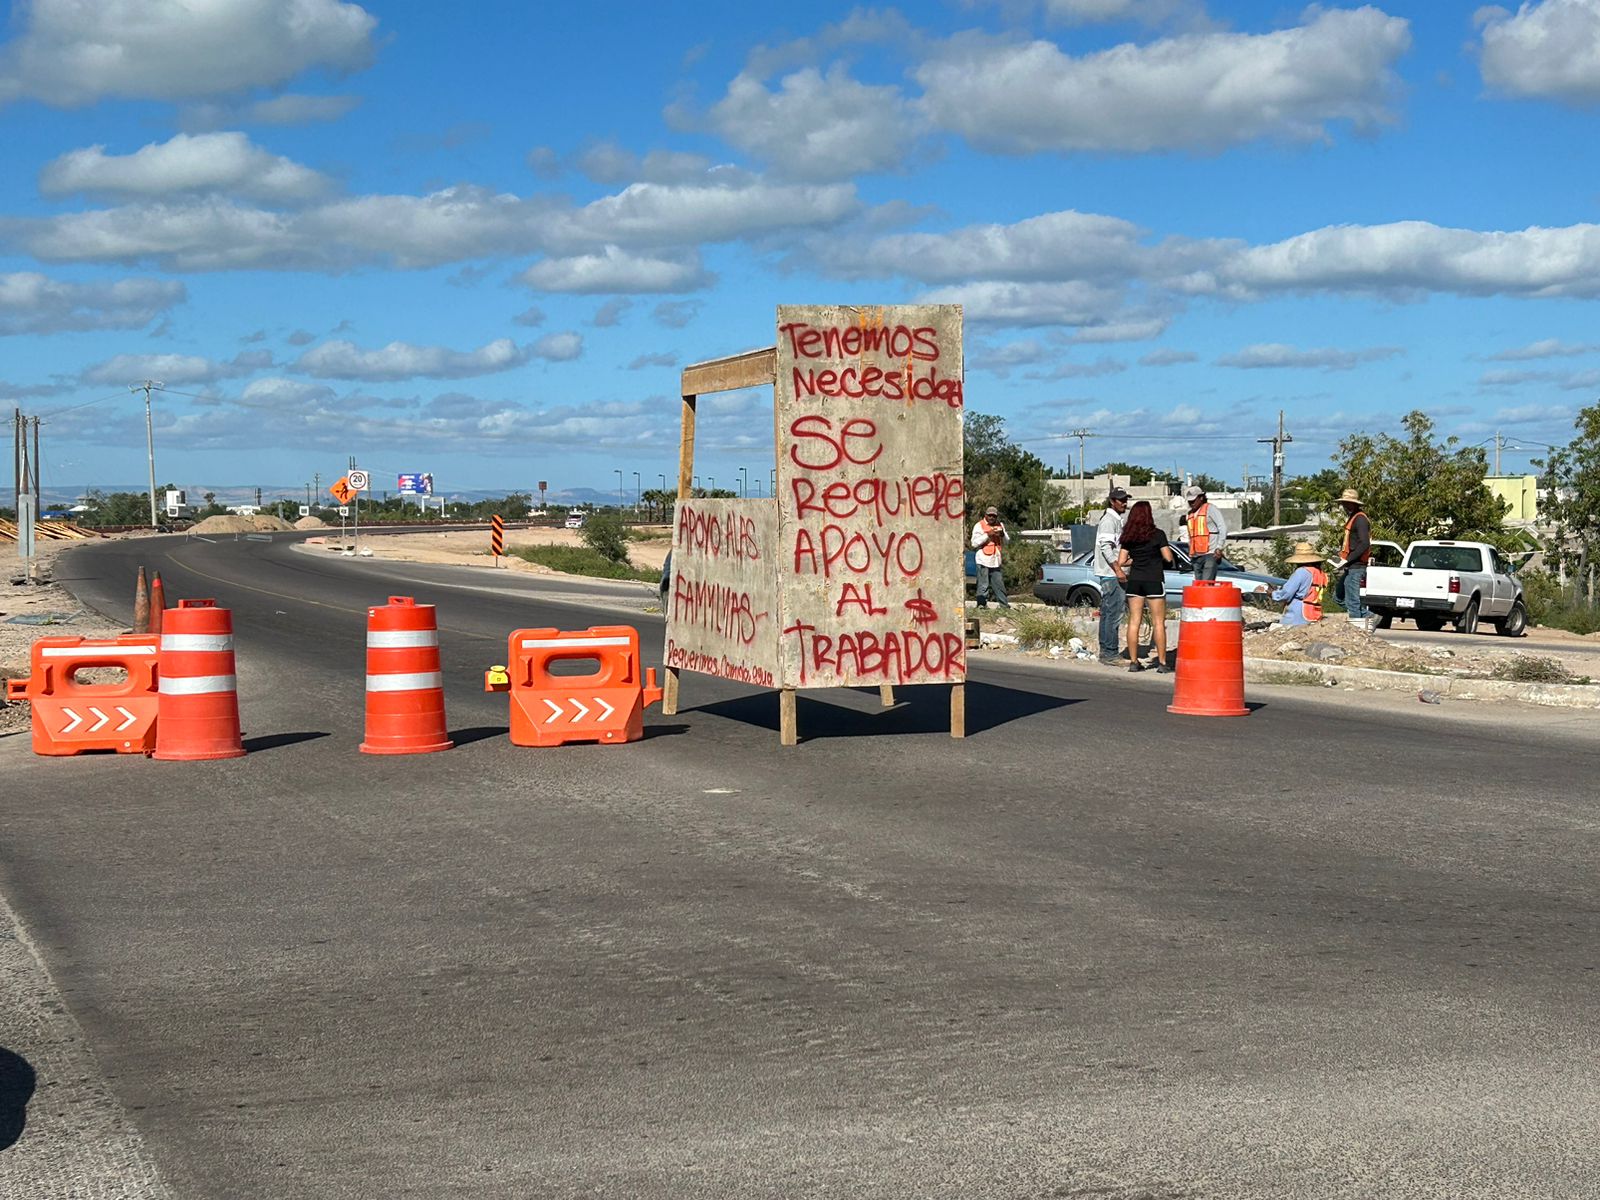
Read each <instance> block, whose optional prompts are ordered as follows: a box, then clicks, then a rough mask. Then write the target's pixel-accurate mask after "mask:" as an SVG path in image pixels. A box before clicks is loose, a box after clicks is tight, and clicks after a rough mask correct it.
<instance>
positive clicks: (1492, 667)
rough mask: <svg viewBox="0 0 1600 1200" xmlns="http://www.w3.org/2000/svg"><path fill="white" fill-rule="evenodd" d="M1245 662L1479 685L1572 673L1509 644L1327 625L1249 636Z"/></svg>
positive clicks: (1558, 678)
mask: <svg viewBox="0 0 1600 1200" xmlns="http://www.w3.org/2000/svg"><path fill="white" fill-rule="evenodd" d="M1244 652H1245V657H1247V658H1275V659H1281V660H1283V661H1285V662H1294V663H1318V664H1321V665H1323V666H1338V667H1371V668H1375V669H1377V670H1381V671H1406V672H1410V673H1412V674H1418V675H1464V676H1469V677H1471V678H1475V679H1517V678H1538V679H1540V681H1542V682H1552V683H1554V682H1562V681H1564V680H1565V679H1569V678H1571V677H1572V672H1571V671H1570V670H1569V669H1568V668H1567V666H1566V665H1565V664H1563V662H1562V661H1561V660H1560V659H1559V658H1554V657H1549V658H1547V657H1542V656H1534V655H1530V654H1528V653H1527V652H1525V651H1521V650H1519V649H1517V648H1516V647H1515V644H1514V643H1513V642H1511V641H1509V640H1505V641H1504V642H1503V643H1502V642H1501V639H1490V638H1484V637H1462V638H1460V644H1459V646H1428V645H1421V644H1415V643H1405V642H1389V641H1385V640H1384V638H1383V636H1382V635H1381V634H1379V633H1369V632H1368V631H1367V630H1365V629H1363V628H1362V627H1361V626H1360V625H1359V624H1352V623H1351V622H1349V621H1343V620H1338V619H1335V620H1325V621H1321V622H1319V623H1318V624H1317V625H1314V626H1312V625H1296V626H1291V627H1288V628H1284V627H1282V626H1268V627H1267V628H1265V629H1257V630H1253V631H1252V630H1247V632H1246V633H1245V635H1244Z"/></svg>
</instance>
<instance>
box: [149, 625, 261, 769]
mask: <svg viewBox="0 0 1600 1200" xmlns="http://www.w3.org/2000/svg"><path fill="white" fill-rule="evenodd" d="M152 615H153V613H152ZM160 690H161V705H160V719H159V720H158V721H157V722H156V752H155V757H156V758H159V759H161V760H163V761H166V762H195V761H199V760H202V759H212V758H238V757H239V756H240V755H241V754H243V753H244V743H243V741H242V739H241V738H240V734H239V694H238V684H237V681H236V679H235V676H234V663H233V613H232V612H231V611H229V610H228V609H226V608H218V607H217V602H216V601H215V600H179V601H178V607H177V608H169V609H167V610H166V612H165V613H163V614H162V624H161V685H160Z"/></svg>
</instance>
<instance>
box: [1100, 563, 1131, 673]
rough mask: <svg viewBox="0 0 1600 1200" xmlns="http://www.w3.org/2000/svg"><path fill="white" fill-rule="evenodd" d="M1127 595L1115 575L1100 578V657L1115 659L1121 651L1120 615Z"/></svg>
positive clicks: (1126, 603) (1124, 607) (1125, 605)
mask: <svg viewBox="0 0 1600 1200" xmlns="http://www.w3.org/2000/svg"><path fill="white" fill-rule="evenodd" d="M1127 607H1128V594H1127V593H1126V592H1125V591H1123V590H1122V581H1121V580H1120V579H1118V578H1117V577H1116V576H1115V575H1102V576H1100V657H1101V658H1115V657H1116V656H1117V652H1118V651H1119V650H1121V649H1122V613H1123V610H1124V609H1126V608H1127Z"/></svg>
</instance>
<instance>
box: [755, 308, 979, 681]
mask: <svg viewBox="0 0 1600 1200" xmlns="http://www.w3.org/2000/svg"><path fill="white" fill-rule="evenodd" d="M775 375H776V378H775V385H776V391H777V418H778V511H779V517H778V540H779V545H780V547H781V551H782V554H783V556H784V557H783V562H782V567H783V570H782V572H781V574H780V577H779V578H780V593H781V594H780V611H781V613H782V618H783V625H782V627H781V635H782V637H781V642H780V655H779V668H780V670H779V681H780V685H781V686H782V687H784V688H815V687H854V686H860V685H865V684H878V685H883V684H890V685H893V684H913V683H959V682H961V681H962V680H964V679H965V678H966V644H965V638H964V636H963V625H962V617H963V599H964V586H963V571H962V563H963V553H964V548H965V546H966V501H965V497H966V489H965V483H964V480H963V476H962V469H961V466H962V463H961V449H962V442H961V416H962V362H961V310H960V308H958V307H955V306H953V305H921V306H906V307H894V308H854V307H837V306H831V307H830V306H791V305H784V306H780V307H779V309H778V343H777V362H776V371H775Z"/></svg>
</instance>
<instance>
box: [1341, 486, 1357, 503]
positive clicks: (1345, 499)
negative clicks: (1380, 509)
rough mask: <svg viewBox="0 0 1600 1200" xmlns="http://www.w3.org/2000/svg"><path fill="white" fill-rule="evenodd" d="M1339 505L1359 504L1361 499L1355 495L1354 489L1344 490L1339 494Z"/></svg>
mask: <svg viewBox="0 0 1600 1200" xmlns="http://www.w3.org/2000/svg"><path fill="white" fill-rule="evenodd" d="M1339 503H1340V504H1360V503H1361V497H1360V495H1358V494H1357V492H1356V490H1355V488H1345V490H1344V491H1343V492H1341V493H1339Z"/></svg>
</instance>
